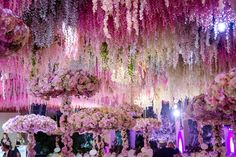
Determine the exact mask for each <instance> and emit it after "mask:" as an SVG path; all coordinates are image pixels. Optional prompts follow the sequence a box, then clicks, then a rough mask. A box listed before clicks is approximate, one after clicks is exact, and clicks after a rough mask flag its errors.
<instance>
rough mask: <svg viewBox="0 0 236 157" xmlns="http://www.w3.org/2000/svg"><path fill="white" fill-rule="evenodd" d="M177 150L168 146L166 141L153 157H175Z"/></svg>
mask: <svg viewBox="0 0 236 157" xmlns="http://www.w3.org/2000/svg"><path fill="white" fill-rule="evenodd" d="M174 154H175V150H174V149H172V148H167V147H166V143H161V148H160V149H159V150H157V152H156V153H154V155H153V157H174Z"/></svg>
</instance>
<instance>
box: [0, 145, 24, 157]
mask: <svg viewBox="0 0 236 157" xmlns="http://www.w3.org/2000/svg"><path fill="white" fill-rule="evenodd" d="M18 150H19V152H20V154H21V157H27V156H26V150H27V145H21V146H19V147H18ZM3 154H4V152H3V151H2V150H0V157H2V156H3Z"/></svg>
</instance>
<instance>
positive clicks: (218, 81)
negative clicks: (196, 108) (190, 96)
mask: <svg viewBox="0 0 236 157" xmlns="http://www.w3.org/2000/svg"><path fill="white" fill-rule="evenodd" d="M205 99H206V101H207V103H209V104H210V106H211V107H214V108H216V107H217V108H218V109H219V110H221V111H223V112H225V113H226V114H232V112H233V111H236V68H233V69H231V70H230V71H229V72H228V73H221V74H218V75H217V76H216V77H215V79H214V81H213V83H212V84H211V85H210V87H209V89H208V90H207V93H206V97H205Z"/></svg>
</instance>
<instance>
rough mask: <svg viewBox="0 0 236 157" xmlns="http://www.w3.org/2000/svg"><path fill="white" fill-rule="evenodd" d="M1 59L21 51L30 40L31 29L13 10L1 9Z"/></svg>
mask: <svg viewBox="0 0 236 157" xmlns="http://www.w3.org/2000/svg"><path fill="white" fill-rule="evenodd" d="M0 23H1V26H0V43H1V44H0V57H6V56H9V55H11V54H14V53H16V52H17V51H18V50H19V49H21V48H22V47H23V46H24V45H25V44H26V42H27V41H28V38H29V28H28V27H27V26H26V25H25V24H24V22H23V21H22V20H21V19H20V18H19V17H17V16H15V15H14V14H13V13H12V11H11V10H9V9H6V8H5V9H4V8H0Z"/></svg>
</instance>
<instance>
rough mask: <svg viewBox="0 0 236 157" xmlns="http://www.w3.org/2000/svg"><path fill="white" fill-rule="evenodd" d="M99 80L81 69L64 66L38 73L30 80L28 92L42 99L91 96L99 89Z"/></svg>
mask: <svg viewBox="0 0 236 157" xmlns="http://www.w3.org/2000/svg"><path fill="white" fill-rule="evenodd" d="M99 85H100V83H99V80H98V79H97V78H96V77H95V76H93V75H90V74H88V73H86V72H84V71H83V70H81V69H70V68H64V69H60V70H57V71H56V72H49V73H46V74H43V75H38V76H36V77H34V78H33V79H32V80H31V81H30V85H29V86H30V88H29V92H30V93H31V94H32V95H34V96H36V97H41V98H44V99H49V98H50V97H57V96H60V95H64V94H66V95H68V96H77V97H80V96H85V97H91V96H93V95H94V94H95V93H96V92H97V91H98V89H99Z"/></svg>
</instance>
